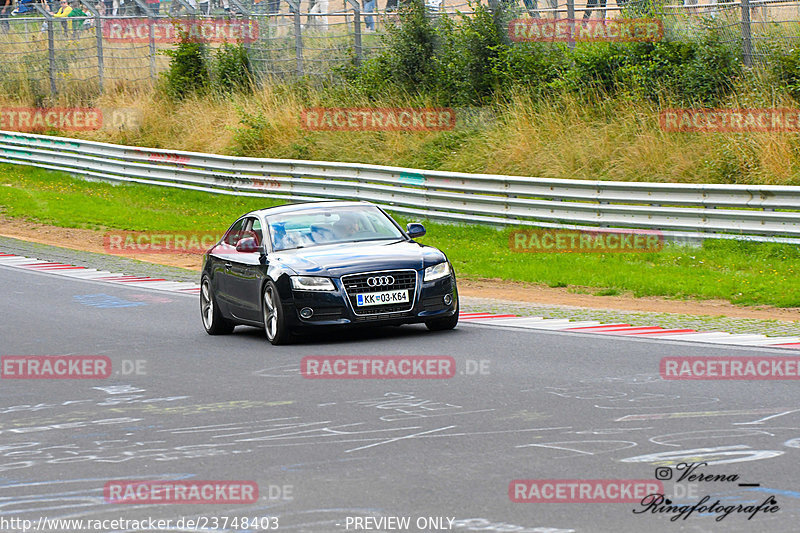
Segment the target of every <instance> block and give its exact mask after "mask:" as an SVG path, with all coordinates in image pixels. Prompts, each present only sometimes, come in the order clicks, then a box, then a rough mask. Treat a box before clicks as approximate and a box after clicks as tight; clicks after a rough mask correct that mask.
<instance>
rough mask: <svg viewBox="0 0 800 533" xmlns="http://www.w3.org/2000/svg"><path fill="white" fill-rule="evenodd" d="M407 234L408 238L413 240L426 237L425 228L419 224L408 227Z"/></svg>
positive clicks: (413, 223)
mask: <svg viewBox="0 0 800 533" xmlns="http://www.w3.org/2000/svg"><path fill="white" fill-rule="evenodd" d="M406 233H408V236H409V237H411V238H412V239H414V238H416V237H422V236H423V235H425V226H423V225H422V224H419V223H417V222H412V223H411V224H409V225H407V226H406Z"/></svg>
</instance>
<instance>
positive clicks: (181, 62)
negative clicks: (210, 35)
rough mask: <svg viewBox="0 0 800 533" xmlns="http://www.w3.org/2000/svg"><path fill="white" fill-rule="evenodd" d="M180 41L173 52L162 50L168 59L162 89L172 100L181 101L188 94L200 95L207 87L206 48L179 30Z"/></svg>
mask: <svg viewBox="0 0 800 533" xmlns="http://www.w3.org/2000/svg"><path fill="white" fill-rule="evenodd" d="M178 34H179V35H180V41H179V42H178V47H177V48H176V49H175V50H164V52H163V53H164V54H165V55H167V56H169V57H170V62H169V70H167V71H166V72H164V73H162V74H161V76H162V80H163V82H164V89H165V91H166V93H167V95H169V97H170V98H172V99H173V100H183V99H184V98H186V97H187V96H189V95H190V94H202V93H204V92H206V90H207V89H208V86H209V78H210V77H209V72H208V46H207V45H206V44H205V43H203V42H198V41H195V40H193V39H192V38H190V37H189V34H188V33H187V32H186V31H184V30H179V32H178Z"/></svg>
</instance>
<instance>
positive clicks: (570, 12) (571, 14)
mask: <svg viewBox="0 0 800 533" xmlns="http://www.w3.org/2000/svg"><path fill="white" fill-rule="evenodd" d="M554 15H555V18H558V11H556V13H554ZM605 16H606V14H605V12H603V17H605ZM567 18H568V19H569V42H568V43H567V44H568V45H569V48H570V50H572V49H574V48H575V0H567Z"/></svg>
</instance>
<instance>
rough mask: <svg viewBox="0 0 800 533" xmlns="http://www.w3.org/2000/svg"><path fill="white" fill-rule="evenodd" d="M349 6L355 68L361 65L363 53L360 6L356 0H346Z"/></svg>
mask: <svg viewBox="0 0 800 533" xmlns="http://www.w3.org/2000/svg"><path fill="white" fill-rule="evenodd" d="M347 2H349V3H350V5H351V6H353V11H354V15H355V16H354V17H353V23H354V24H355V26H354V28H353V47H354V48H355V49H356V66H358V65H360V64H361V57H362V54H363V52H364V50H363V47H362V45H361V4H359V3H358V0H347Z"/></svg>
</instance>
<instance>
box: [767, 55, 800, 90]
mask: <svg viewBox="0 0 800 533" xmlns="http://www.w3.org/2000/svg"><path fill="white" fill-rule="evenodd" d="M771 63H772V72H773V74H774V75H775V77H776V78H778V80H779V81H780V82H781V83H783V85H784V86H785V87H786V91H787V92H788V93H789V94H790V95H791V96H792V98H794V99H795V100H800V48H793V49H791V50H789V51H788V52H787V53H785V54H783V53H775V54H773V59H772V61H771Z"/></svg>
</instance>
